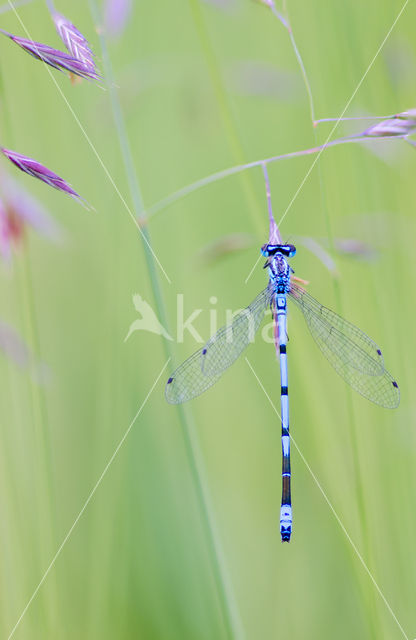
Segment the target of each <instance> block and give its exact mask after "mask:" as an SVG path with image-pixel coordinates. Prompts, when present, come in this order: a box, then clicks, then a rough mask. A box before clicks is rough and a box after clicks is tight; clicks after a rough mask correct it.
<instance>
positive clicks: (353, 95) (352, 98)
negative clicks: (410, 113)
mask: <svg viewBox="0 0 416 640" xmlns="http://www.w3.org/2000/svg"><path fill="white" fill-rule="evenodd" d="M409 2H410V0H406V1H405V3H404V5H403V6H402V8H401V9H400V11H399V13H398V14H397V16H396V19H395V20H394V22H393V24H392V25H391V27H390V29H389V30H388V31H387V34H386V36H385V37H384V40H383V42H382V43H381V45H380V46H379V48H378V49H377V51H376V53H375V55H374V57H373V59H372V60H371V62H370V64H369V65H368V67H367V69H366V70H365V72H364V74H363V76H362V78H361V80H360V82H359V83H358V84H357V86H356V88H355V89H354V91H353V93H352V96H351V98H350V99H349V100H348V102H347V104H346V105H345V107H344V109H343V110H342V112H341V115H340V116H339V118H338V120H337V121H336V123H335V124H334V126H333V127H332V129H331V131H330V133H329V135H328V137H327V139H326V140H325V142H324V145H323V147H322V149H321V150H320V151H319V153H318V155H317V156H316V157H315V158H314V161H313V162H312V164H311V166H310V168H309V169H308V171H307V172H306V175H305V177H304V178H303V180H302V182H301V183H300V185H299V187H298V188H297V190H296V193H295V195H294V196H293V198H292V199H291V201H290V202H289V205H288V206H287V208H286V211H285V212H284V214H283V215H282V217H281V218H280V220H279V223H278V225H277V226H278V227H279V228H280V225H281V224H282V222H283V220H284V219H285V218H286V216H287V214H288V212H289V210H290V208H291V206H292V204H293V203H294V202H295V200H296V198H297V197H298V195H299V193H300V192H301V190H302V188H303V185H304V184H305V182H306V181H307V179H308V178H309V176H310V174H311V172H312V170H313V168H314V166H315V165H316V163H317V162H318V160H319V158H320V157H321V154H322V153H323V151H325V148H326V145H327V144H328V142H329V140H330V139H331V137H332V134H333V133H334V131H335V129H336V128H337V127H338V125H339V123H340V121H341V120H342V117H343V116H344V114H345V112H346V110H347V109H348V107H349V106H350V104H351V102H352V101H353V100H354V98H355V96H356V94H357V92H358V90H359V88H360V87H361V85H362V83H363V82H364V80H365V79H366V77H367V75H368V73H369V72H370V70H371V68H372V66H373V65H374V63H375V61H376V60H377V58H378V56H379V54H380V52H381V50H382V49H383V47H384V45H385V44H386V42H387V40H388V39H389V37H390V34H391V32H392V31H393V29H394V27H395V26H396V24H397V22H398V21H399V19H400V17H401V15H402V13H403V11H404V10H405V9H406V7H407V5H408V4H409Z"/></svg>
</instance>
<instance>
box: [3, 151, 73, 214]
mask: <svg viewBox="0 0 416 640" xmlns="http://www.w3.org/2000/svg"><path fill="white" fill-rule="evenodd" d="M0 151H1V152H2V153H3V154H4V155H5V156H6V158H8V159H9V160H10V162H12V163H13V164H14V165H15V166H16V167H17V168H18V169H20V171H23V172H24V173H27V174H29V175H30V176H33V177H34V178H37V179H38V180H41V181H42V182H45V183H46V184H48V185H49V186H50V187H53V188H54V189H58V191H63V192H64V193H67V194H68V195H70V196H71V197H72V198H75V199H77V200H79V201H81V200H82V198H81V196H80V195H79V194H78V193H77V192H76V191H74V189H73V188H72V187H71V185H70V184H68V182H66V181H65V180H64V179H63V178H61V177H60V176H58V175H57V174H56V173H54V172H53V171H51V170H50V169H48V168H47V167H45V166H44V165H43V164H40V162H38V161H37V160H33V158H28V157H27V156H24V155H22V154H21V153H16V151H11V150H10V149H5V148H4V147H0Z"/></svg>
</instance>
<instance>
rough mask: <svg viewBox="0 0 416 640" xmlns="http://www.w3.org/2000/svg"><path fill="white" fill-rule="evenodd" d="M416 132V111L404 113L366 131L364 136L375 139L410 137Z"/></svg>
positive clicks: (411, 110)
mask: <svg viewBox="0 0 416 640" xmlns="http://www.w3.org/2000/svg"><path fill="white" fill-rule="evenodd" d="M415 131H416V109H410V110H409V111H403V112H402V113H398V114H397V115H395V116H393V118H389V119H388V120H382V122H378V123H377V124H375V125H373V126H371V127H369V128H368V129H366V130H365V131H364V132H363V133H362V135H363V136H371V137H373V138H379V137H385V136H409V135H410V134H412V133H415Z"/></svg>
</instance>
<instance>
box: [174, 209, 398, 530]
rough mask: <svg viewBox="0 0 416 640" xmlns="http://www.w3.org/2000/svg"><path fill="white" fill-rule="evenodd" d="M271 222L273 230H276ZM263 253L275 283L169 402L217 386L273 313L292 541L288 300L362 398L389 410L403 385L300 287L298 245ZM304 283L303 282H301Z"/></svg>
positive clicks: (179, 382) (214, 342)
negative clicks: (296, 263) (296, 267)
mask: <svg viewBox="0 0 416 640" xmlns="http://www.w3.org/2000/svg"><path fill="white" fill-rule="evenodd" d="M272 228H273V227H272V221H271V229H272ZM276 237H277V236H276V235H274V236H273V234H272V233H271V236H270V239H271V240H272V242H270V240H269V244H266V245H264V246H263V247H262V248H261V252H262V254H263V256H265V257H266V258H267V260H266V264H265V265H264V267H265V268H267V269H268V272H269V283H268V285H267V287H266V288H265V289H264V290H263V291H262V292H261V293H259V295H258V296H257V297H256V298H255V300H254V301H253V302H252V303H251V304H250V305H249V306H248V307H247V308H246V309H244V310H243V311H241V312H239V313H238V314H237V315H236V316H234V318H233V321H232V322H231V323H230V324H229V325H226V326H225V327H223V328H222V329H220V330H219V331H217V333H216V334H215V335H214V336H213V337H212V338H211V339H210V340H209V341H208V342H207V343H206V344H205V346H204V347H202V348H201V349H199V350H198V351H197V352H196V353H194V354H193V355H192V356H191V357H190V358H188V359H187V360H185V362H184V363H183V364H182V365H181V366H180V367H179V368H178V369H176V371H175V372H174V373H173V374H172V376H171V377H170V378H169V380H168V382H167V384H166V399H167V401H168V402H170V403H171V404H179V403H182V402H186V401H187V400H191V399H192V398H195V397H196V396H199V395H200V394H201V393H203V392H204V391H206V390H207V389H208V388H209V387H211V386H212V385H213V384H214V383H215V382H217V380H218V379H219V378H220V377H221V375H222V374H223V373H224V372H225V371H226V369H228V367H230V366H231V365H232V364H233V362H235V360H236V359H237V358H238V357H239V356H240V355H241V353H242V352H243V351H244V349H245V348H246V347H247V346H248V345H249V343H250V342H252V341H253V338H254V334H255V333H256V331H257V330H258V329H259V327H260V325H261V322H262V319H263V317H264V314H265V312H266V310H267V309H269V308H270V309H271V311H272V314H273V319H274V326H275V340H276V350H277V352H278V353H279V359H280V382H281V394H280V397H281V426H282V455H283V463H282V503H281V511H280V534H281V538H282V542H283V541H287V542H289V540H290V536H291V533H292V502H291V491H290V479H291V471H290V436H289V396H288V374H287V354H286V344H287V328H286V327H287V299H288V298H289V299H290V300H292V302H293V303H294V304H295V306H296V307H298V308H299V309H300V310H301V311H302V313H303V316H304V318H305V320H306V323H307V325H308V327H309V330H310V332H311V334H312V336H313V338H314V339H315V342H316V343H317V345H318V346H319V348H320V349H321V351H322V352H323V354H324V355H325V356H326V358H327V359H328V360H329V362H330V363H331V365H332V366H333V367H334V369H335V370H336V371H337V373H339V375H340V376H341V377H342V378H344V380H345V381H346V382H347V383H348V384H349V385H351V387H352V388H353V389H355V390H356V391H358V393H360V394H361V395H362V396H364V397H365V398H367V399H368V400H371V401H372V402H374V403H376V404H378V405H380V406H382V407H386V408H389V409H394V408H395V407H397V406H398V404H399V401H400V392H399V388H398V385H397V382H396V381H395V380H394V379H393V378H392V376H391V375H390V374H389V373H388V371H386V369H385V368H384V361H383V356H382V353H381V350H380V348H379V347H378V346H377V344H376V343H375V342H374V341H373V340H371V338H369V337H368V336H367V335H366V334H365V333H363V332H362V331H361V330H360V329H358V328H357V327H356V326H354V325H353V324H351V323H350V322H348V321H347V320H344V319H343V318H341V316H339V315H338V314H337V313H335V312H334V311H331V310H330V309H327V308H326V307H324V306H323V305H321V304H320V303H319V302H318V301H317V300H315V298H313V297H312V296H311V295H310V294H309V293H307V292H306V291H305V289H304V288H303V287H302V286H300V284H299V283H300V282H302V281H299V280H298V279H296V278H294V276H293V273H294V272H293V269H292V268H291V266H290V265H289V262H288V259H289V258H292V257H293V256H294V255H295V253H296V248H295V247H294V246H293V245H292V244H279V243H277V242H273V239H274V240H276ZM296 280H298V282H296Z"/></svg>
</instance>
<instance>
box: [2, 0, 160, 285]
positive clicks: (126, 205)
mask: <svg viewBox="0 0 416 640" xmlns="http://www.w3.org/2000/svg"><path fill="white" fill-rule="evenodd" d="M8 3H9V5H10V8H11V9H12V10H13V12H14V14H15V16H16V18H17V19H18V21H19V22H20V24H21V26H22V28H23V30H24V31H25V33H26V35H27V37H28V38H29V40H31V41H32V42H34V40H33V38H32V36H31V35H30V33H29V31H28V29H27V28H26V25H25V24H24V22H23V20H22V19H21V17H20V15H19V14H18V12H17V11H16V8H15V6H14V4H13V2H12V0H8ZM41 62H43V61H41ZM43 64H44V65H45V68H46V71H47V72H48V73H49V76H50V78H51V80H52V82H53V83H54V85H55V87H56V89H57V91H58V93H59V94H60V96H61V98H62V99H63V101H64V102H65V104H66V106H67V107H68V109H69V111H70V113H71V115H72V117H73V118H74V120H75V122H76V123H77V125H78V127H79V128H80V130H81V132H82V134H83V136H84V138H85V140H86V141H87V142H88V144H89V146H90V147H91V150H92V151H93V153H94V155H95V157H96V158H97V160H98V162H99V164H100V165H101V167H102V169H103V171H104V173H105V175H106V176H107V178H108V179H109V181H110V182H111V184H112V186H113V188H114V190H115V192H116V193H117V195H118V197H119V198H120V200H121V202H122V203H123V206H124V207H125V209H126V211H127V213H128V214H129V216H130V218H131V219H132V220H133V223H134V224H135V225H136V227H137V228H138V230H139V232H140V235H141V236H142V239H143V241H144V242H145V244H146V245H147V247H148V249H149V251H150V252H151V254H152V255H153V257H154V259H155V260H156V262H157V264H158V265H159V268H160V270H161V271H162V273H163V275H164V276H165V278H166V280H167V281H168V283H169V284H172V282H171V280H170V278H169V276H168V275H167V273H166V271H165V270H164V268H163V266H162V264H161V262H160V260H159V258H158V257H157V255H156V254H155V252H154V251H153V248H152V246H151V244H150V243H149V241H148V239H147V238H146V236H145V234H144V233H143V231H142V229H141V226H140V221H139V220H137V219H136V216H135V215H134V213H133V212H132V210H131V209H130V207H129V205H128V204H127V202H126V200H125V198H124V197H123V195H122V194H121V192H120V190H119V188H118V186H117V185H116V183H115V182H114V179H113V177H112V175H111V173H110V171H109V170H108V168H107V165H106V164H105V163H104V161H103V159H102V158H101V156H100V154H99V153H98V151H97V149H96V147H95V145H94V143H93V141H92V140H91V138H90V137H89V135H88V133H87V132H86V130H85V128H84V127H83V125H82V124H81V121H80V119H79V118H78V116H77V114H76V113H75V111H74V110H73V108H72V106H71V105H70V103H69V101H68V99H67V97H66V96H65V94H64V92H63V91H62V89H61V87H60V86H59V84H58V83H57V81H56V80H55V77H54V75H53V73H52V71H51V70H50V69H49V67H48V65H47V64H46V62H43Z"/></svg>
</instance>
